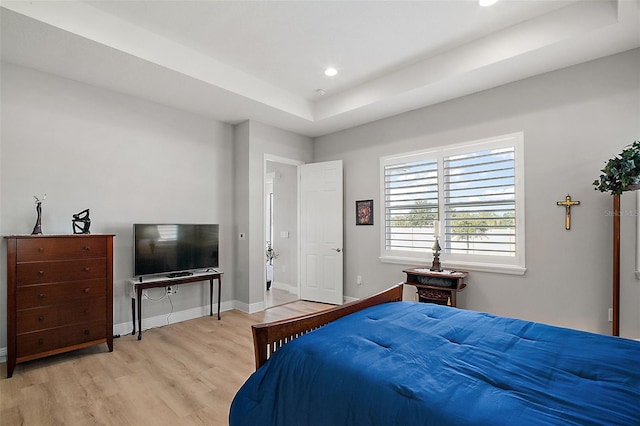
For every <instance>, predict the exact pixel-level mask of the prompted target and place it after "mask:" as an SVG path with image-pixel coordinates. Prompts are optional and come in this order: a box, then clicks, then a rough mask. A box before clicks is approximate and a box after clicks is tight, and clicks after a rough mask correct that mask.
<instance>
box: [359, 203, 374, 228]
mask: <svg viewBox="0 0 640 426" xmlns="http://www.w3.org/2000/svg"><path fill="white" fill-rule="evenodd" d="M356 225H373V200H360V201H356Z"/></svg>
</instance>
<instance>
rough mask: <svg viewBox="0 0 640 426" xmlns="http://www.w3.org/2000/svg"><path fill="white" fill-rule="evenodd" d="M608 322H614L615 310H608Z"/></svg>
mask: <svg viewBox="0 0 640 426" xmlns="http://www.w3.org/2000/svg"><path fill="white" fill-rule="evenodd" d="M607 321H609V322H613V308H609V309H607Z"/></svg>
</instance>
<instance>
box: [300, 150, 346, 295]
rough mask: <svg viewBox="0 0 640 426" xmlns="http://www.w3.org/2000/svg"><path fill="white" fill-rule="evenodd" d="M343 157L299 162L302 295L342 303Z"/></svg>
mask: <svg viewBox="0 0 640 426" xmlns="http://www.w3.org/2000/svg"><path fill="white" fill-rule="evenodd" d="M342 217H343V212H342V161H341V160H338V161H327V162H324V163H311V164H303V165H302V166H300V298H301V299H304V300H312V301H314V302H323V303H331V304H334V305H342V301H343V291H342V269H343V266H342V261H343V247H342Z"/></svg>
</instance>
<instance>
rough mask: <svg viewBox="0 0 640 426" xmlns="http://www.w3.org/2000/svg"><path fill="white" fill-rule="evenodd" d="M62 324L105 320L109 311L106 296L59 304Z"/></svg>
mask: <svg viewBox="0 0 640 426" xmlns="http://www.w3.org/2000/svg"><path fill="white" fill-rule="evenodd" d="M59 310H60V322H59V324H60V325H70V324H80V323H86V322H92V321H98V320H100V319H102V320H104V318H105V315H106V313H107V299H106V297H98V298H93V299H84V300H79V301H77V302H75V303H67V304H65V305H61V306H59Z"/></svg>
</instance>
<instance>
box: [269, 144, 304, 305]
mask: <svg viewBox="0 0 640 426" xmlns="http://www.w3.org/2000/svg"><path fill="white" fill-rule="evenodd" d="M267 161H272V162H275V163H281V164H288V165H291V166H296V217H297V218H298V220H297V224H296V244H295V245H296V259H295V264H296V292H297V295H298V298H299V297H300V166H301V165H303V164H305V162H304V161H300V160H294V159H291V158H286V157H280V156H277V155H272V154H266V153H265V154H264V157H263V160H262V234H261V235H262V238H263V239H264V236H265V234H266V232H267V229H266V212H267V203H266V198H267V197H266V194H265V188H266V183H267V182H266V181H267ZM263 245H264V244H263ZM263 259H264V258H263ZM262 263H263V274H262V276H263V277H266V274H267V264H266V262H262ZM262 291H263V293H262V303H263V306H265V307H266V293H267V287H266V285H262Z"/></svg>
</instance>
